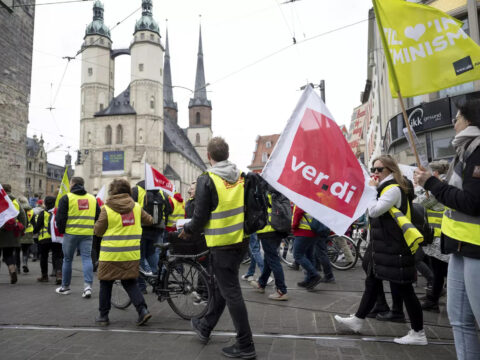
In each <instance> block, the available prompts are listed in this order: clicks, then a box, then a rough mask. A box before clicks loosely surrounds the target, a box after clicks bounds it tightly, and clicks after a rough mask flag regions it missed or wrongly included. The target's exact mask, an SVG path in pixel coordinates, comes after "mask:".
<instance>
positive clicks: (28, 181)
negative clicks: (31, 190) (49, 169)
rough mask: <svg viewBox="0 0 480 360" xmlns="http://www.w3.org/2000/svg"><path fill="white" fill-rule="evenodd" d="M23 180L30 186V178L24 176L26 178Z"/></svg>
mask: <svg viewBox="0 0 480 360" xmlns="http://www.w3.org/2000/svg"><path fill="white" fill-rule="evenodd" d="M25 182H26V184H27V186H30V184H31V180H30V178H26V179H25Z"/></svg>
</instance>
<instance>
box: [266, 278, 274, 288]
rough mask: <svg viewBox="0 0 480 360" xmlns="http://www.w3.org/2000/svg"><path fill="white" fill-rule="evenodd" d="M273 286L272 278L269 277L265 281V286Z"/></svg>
mask: <svg viewBox="0 0 480 360" xmlns="http://www.w3.org/2000/svg"><path fill="white" fill-rule="evenodd" d="M272 284H273V278H272V277H271V276H270V277H269V278H268V280H267V286H268V285H272Z"/></svg>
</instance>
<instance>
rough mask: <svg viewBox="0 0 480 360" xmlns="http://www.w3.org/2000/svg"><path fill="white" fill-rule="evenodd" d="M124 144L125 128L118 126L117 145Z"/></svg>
mask: <svg viewBox="0 0 480 360" xmlns="http://www.w3.org/2000/svg"><path fill="white" fill-rule="evenodd" d="M122 142H123V127H122V125H118V126H117V144H121V143H122Z"/></svg>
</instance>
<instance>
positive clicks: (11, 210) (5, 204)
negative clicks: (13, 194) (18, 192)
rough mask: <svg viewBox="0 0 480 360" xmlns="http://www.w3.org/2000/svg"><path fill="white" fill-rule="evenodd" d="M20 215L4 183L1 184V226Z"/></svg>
mask: <svg viewBox="0 0 480 360" xmlns="http://www.w3.org/2000/svg"><path fill="white" fill-rule="evenodd" d="M17 216H18V210H17V209H16V208H15V206H14V205H13V203H12V200H10V197H9V196H8V195H7V193H6V192H5V190H4V189H3V187H2V185H0V228H1V227H2V226H3V225H5V223H6V222H7V221H8V220H10V219H14V218H16V217H17Z"/></svg>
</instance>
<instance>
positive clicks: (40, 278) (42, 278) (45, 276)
mask: <svg viewBox="0 0 480 360" xmlns="http://www.w3.org/2000/svg"><path fill="white" fill-rule="evenodd" d="M37 281H38V282H48V275H43V276H40V277H38V278H37ZM59 285H62V284H61V283H60V284H59Z"/></svg>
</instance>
